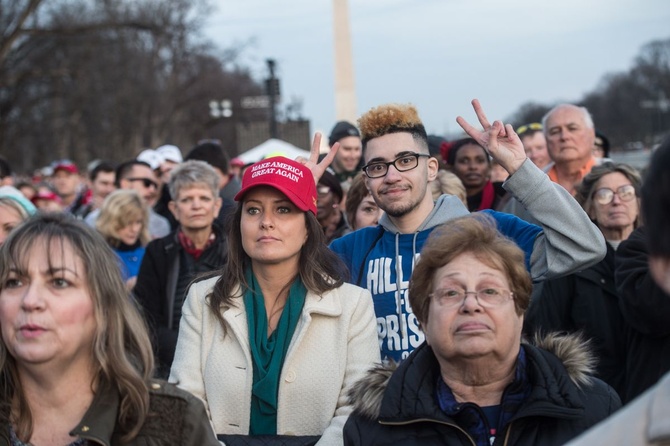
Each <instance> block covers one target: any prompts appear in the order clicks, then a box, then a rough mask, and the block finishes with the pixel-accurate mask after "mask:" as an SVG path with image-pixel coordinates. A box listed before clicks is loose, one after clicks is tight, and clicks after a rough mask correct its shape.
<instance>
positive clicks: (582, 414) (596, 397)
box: [344, 336, 621, 446]
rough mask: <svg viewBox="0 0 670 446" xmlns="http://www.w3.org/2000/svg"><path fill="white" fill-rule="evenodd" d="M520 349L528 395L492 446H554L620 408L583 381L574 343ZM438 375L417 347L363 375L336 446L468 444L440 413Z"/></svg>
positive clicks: (584, 361) (592, 381) (600, 388)
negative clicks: (341, 444) (399, 359)
mask: <svg viewBox="0 0 670 446" xmlns="http://www.w3.org/2000/svg"><path fill="white" fill-rule="evenodd" d="M522 345H523V348H524V351H525V353H526V361H527V376H528V380H529V382H530V384H531V391H530V395H529V397H528V398H527V399H526V401H525V402H523V403H522V404H521V406H520V408H519V410H518V411H517V412H516V414H515V415H514V416H513V417H512V419H511V421H510V422H509V423H508V424H507V425H506V426H502V427H501V429H500V431H499V432H498V433H497V435H496V439H495V443H494V445H533V446H535V445H542V446H552V445H562V444H564V443H565V442H567V441H568V440H570V439H572V438H574V437H576V436H577V435H579V434H580V433H582V432H584V431H586V430H587V429H588V428H590V427H591V426H593V425H595V424H596V423H598V422H599V421H601V420H603V419H605V418H606V417H607V416H609V415H610V414H611V413H613V412H614V411H615V410H617V409H618V408H619V407H620V406H621V401H620V400H619V397H618V396H617V394H616V392H615V391H614V390H613V389H612V388H611V387H609V386H608V385H606V384H605V383H604V382H602V381H600V380H598V379H597V378H592V377H590V376H589V373H590V370H591V368H590V364H591V362H592V359H591V356H590V354H589V353H588V352H587V351H586V349H585V348H584V346H583V345H582V344H581V343H580V341H579V340H578V339H577V338H575V337H570V336H567V337H565V336H564V337H556V336H549V337H547V338H546V339H545V340H544V341H543V343H542V346H541V348H539V347H535V346H532V345H528V344H522ZM548 350H552V351H555V352H556V354H560V355H561V357H562V359H559V357H558V356H555V354H554V353H551V352H550V351H548ZM439 377H440V368H439V365H438V362H437V359H436V357H435V354H434V353H433V350H432V348H431V347H430V346H428V345H427V344H425V343H424V344H423V345H421V346H420V347H419V348H417V349H416V350H415V351H414V352H412V354H410V356H409V357H408V358H407V359H406V360H404V361H403V362H402V363H400V365H399V366H398V368H397V369H396V370H395V371H392V370H389V368H378V369H374V370H371V371H370V373H369V374H368V376H367V377H366V378H365V379H363V380H362V381H361V382H359V383H358V384H357V385H356V386H355V388H354V389H352V391H351V392H350V397H351V399H352V404H353V405H354V412H353V413H352V415H351V416H350V417H349V420H348V421H347V424H346V425H345V427H344V444H345V445H366V446H368V445H397V444H402V445H408V446H409V445H421V446H427V445H470V446H472V445H474V444H475V443H474V441H473V440H472V438H470V436H469V435H468V434H467V433H466V431H465V430H464V429H462V428H461V427H459V426H458V425H457V424H456V422H455V421H454V419H453V418H450V417H449V416H447V415H446V414H445V413H444V412H442V410H441V409H440V407H439V405H438V403H437V399H436V390H435V388H436V385H437V380H438V378H439Z"/></svg>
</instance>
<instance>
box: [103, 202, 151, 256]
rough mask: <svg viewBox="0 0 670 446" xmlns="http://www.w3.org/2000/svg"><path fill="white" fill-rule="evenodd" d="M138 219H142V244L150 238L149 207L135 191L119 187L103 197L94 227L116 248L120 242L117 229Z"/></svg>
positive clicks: (140, 238)
mask: <svg viewBox="0 0 670 446" xmlns="http://www.w3.org/2000/svg"><path fill="white" fill-rule="evenodd" d="M138 219H139V220H142V231H140V237H139V240H140V243H141V244H142V245H143V246H144V245H146V244H147V243H149V241H150V240H151V237H150V235H149V209H148V208H147V205H146V204H144V201H143V200H142V198H141V197H140V196H139V194H138V193H137V192H136V191H134V190H126V189H120V190H116V191H114V192H112V193H111V194H109V196H107V198H105V201H104V202H103V203H102V207H101V208H100V215H98V219H97V220H96V222H95V227H96V229H97V230H98V231H99V232H100V234H102V236H103V237H104V238H105V240H106V241H107V243H109V244H110V245H111V246H113V247H115V248H116V247H118V246H119V244H120V243H121V240H119V235H118V234H119V231H120V230H121V229H123V228H125V227H126V226H127V225H129V224H131V223H132V222H134V221H135V220H138Z"/></svg>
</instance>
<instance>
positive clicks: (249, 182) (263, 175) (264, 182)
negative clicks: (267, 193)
mask: <svg viewBox="0 0 670 446" xmlns="http://www.w3.org/2000/svg"><path fill="white" fill-rule="evenodd" d="M256 186H270V187H274V188H275V189H277V190H278V191H280V192H282V193H283V194H284V195H286V197H287V198H288V199H289V200H291V202H292V203H293V204H295V205H296V206H297V207H298V208H299V209H300V210H302V211H305V212H306V211H312V213H313V214H314V215H316V184H315V182H314V176H313V175H312V171H311V170H309V169H308V168H307V167H305V166H304V165H303V164H300V163H299V162H297V161H293V160H291V159H288V158H286V157H283V156H275V157H272V158H266V159H264V160H262V161H259V162H257V163H255V164H252V165H251V166H249V167H248V168H247V170H245V171H244V177H243V178H242V189H240V191H239V192H238V193H237V195H235V201H241V200H242V198H243V197H244V195H245V194H246V193H247V192H248V191H249V189H251V188H253V187H256Z"/></svg>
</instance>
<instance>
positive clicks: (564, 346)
mask: <svg viewBox="0 0 670 446" xmlns="http://www.w3.org/2000/svg"><path fill="white" fill-rule="evenodd" d="M523 344H527V345H531V346H534V347H536V348H537V349H539V350H543V351H546V352H550V353H552V354H553V355H554V356H556V357H557V358H558V359H559V360H560V362H561V363H562V364H563V367H564V368H565V372H566V374H567V376H568V377H569V379H570V380H569V381H570V382H571V383H572V384H574V387H576V389H575V390H578V389H581V388H583V387H586V386H589V385H590V384H591V380H592V377H591V375H592V374H593V372H594V370H595V363H596V359H595V357H594V355H593V353H592V352H591V350H590V348H589V344H588V341H586V340H585V339H584V338H583V337H582V336H580V335H577V334H558V333H549V334H547V335H544V336H542V337H540V336H539V335H536V337H535V339H533V342H532V343H528V342H526V341H523V342H522V345H523ZM422 347H423V349H426V347H427V346H426V345H423V346H421V347H419V348H418V349H417V350H419V349H422ZM428 353H429V354H430V355H431V356H432V358H433V359H434V354H433V353H432V350H430V352H425V351H424V352H423V354H424V355H426V354H428ZM412 356H415V355H412ZM412 356H410V358H412ZM410 358H408V360H410ZM432 362H434V363H435V366H436V367H437V360H436V359H435V360H434V361H432ZM403 364H404V362H403V363H400V364H398V363H395V362H389V363H387V364H381V365H378V366H375V367H374V368H372V369H370V370H369V371H368V373H367V375H366V376H365V377H364V378H363V379H361V380H360V381H359V382H357V383H356V384H355V385H354V386H352V387H351V389H350V390H349V392H348V395H347V396H348V397H349V402H350V404H351V405H352V406H353V408H354V411H355V412H357V413H359V414H360V415H362V416H364V417H366V418H370V419H376V418H377V417H378V416H379V415H380V413H381V408H382V401H383V400H384V395H385V393H386V390H387V388H388V386H389V382H390V381H391V377H392V376H393V374H394V372H395V371H396V370H399V369H401V368H403ZM403 374H404V372H403ZM405 376H406V375H405ZM403 396H405V395H404V394H403Z"/></svg>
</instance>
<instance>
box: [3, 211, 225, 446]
mask: <svg viewBox="0 0 670 446" xmlns="http://www.w3.org/2000/svg"><path fill="white" fill-rule="evenodd" d="M0 327H1V331H2V338H1V340H0V446H10V445H11V446H21V445H36V446H44V445H54V446H63V445H69V446H72V445H77V446H79V445H104V446H112V445H120V444H124V445H165V446H168V445H217V444H218V443H217V441H216V439H215V437H214V433H213V432H212V430H211V427H210V426H209V425H208V423H207V418H206V417H207V415H206V414H205V410H204V408H203V406H202V403H201V402H200V401H199V400H197V399H196V398H194V397H193V396H191V395H188V394H187V393H186V392H183V391H181V390H179V389H177V388H175V387H174V386H172V385H168V384H166V383H160V382H156V381H152V380H151V379H150V376H151V374H152V371H153V370H152V369H153V356H152V353H151V344H150V343H149V336H148V335H147V332H146V329H145V327H144V324H143V322H142V318H141V316H140V315H139V313H138V312H137V310H136V309H135V307H134V306H133V305H132V303H131V301H130V299H128V296H127V292H126V291H125V288H124V285H123V282H122V280H121V274H120V270H119V267H118V265H117V262H116V261H115V258H114V253H113V252H112V251H111V249H109V247H108V246H107V244H106V243H105V241H104V240H103V239H102V237H100V236H99V235H98V234H96V233H95V231H94V230H93V229H91V228H89V227H87V226H86V225H85V224H84V223H82V222H80V221H78V220H75V219H73V218H71V217H68V216H66V215H64V214H52V215H49V214H45V215H38V216H36V217H33V218H32V219H30V220H28V221H26V222H25V223H23V224H22V225H21V226H19V227H18V228H16V229H15V230H14V232H12V234H11V235H10V236H9V238H8V239H7V241H6V242H5V243H4V245H3V246H2V248H1V249H0Z"/></svg>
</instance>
